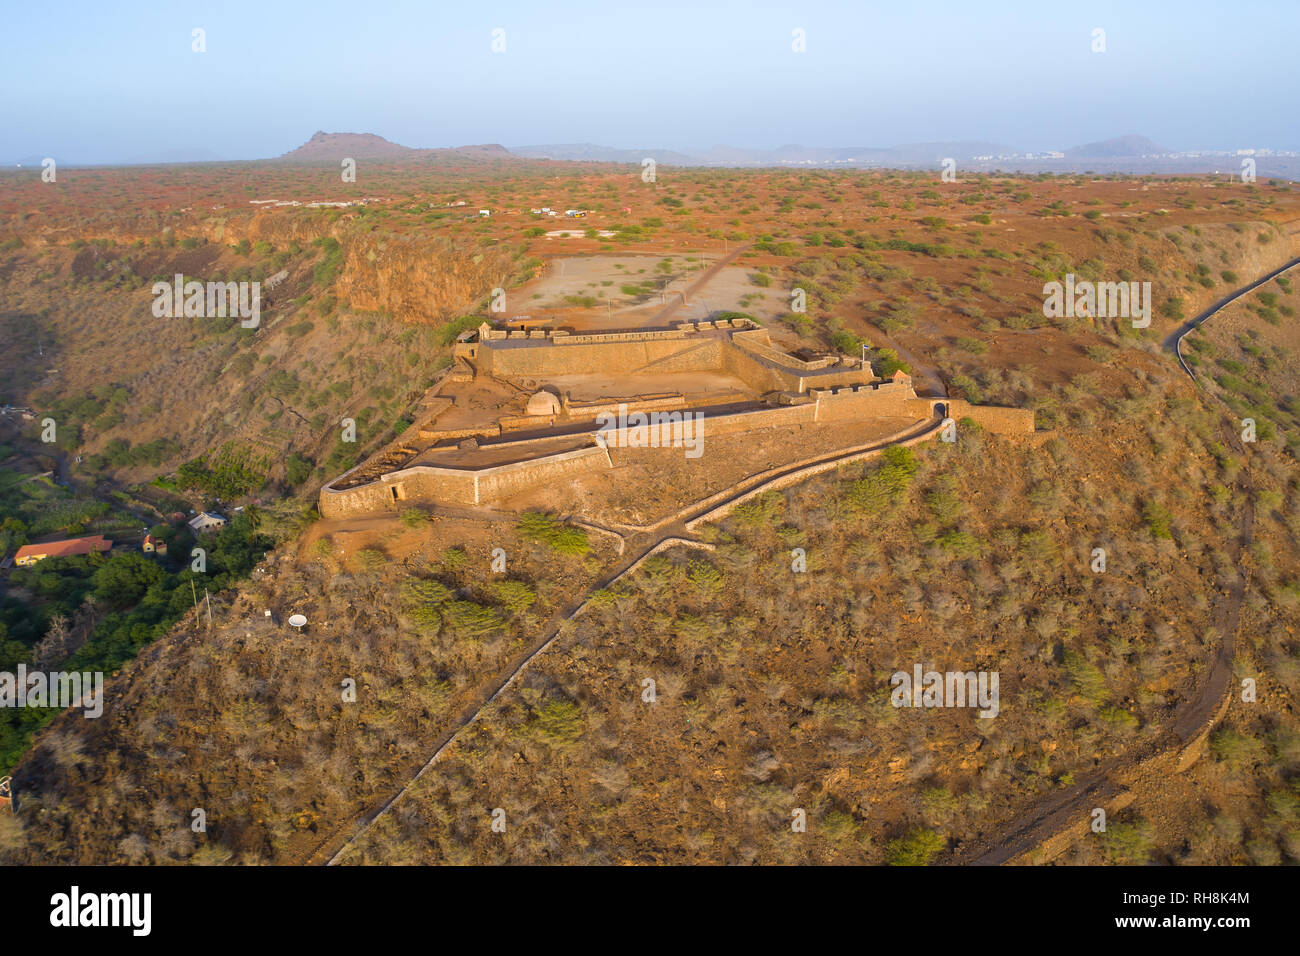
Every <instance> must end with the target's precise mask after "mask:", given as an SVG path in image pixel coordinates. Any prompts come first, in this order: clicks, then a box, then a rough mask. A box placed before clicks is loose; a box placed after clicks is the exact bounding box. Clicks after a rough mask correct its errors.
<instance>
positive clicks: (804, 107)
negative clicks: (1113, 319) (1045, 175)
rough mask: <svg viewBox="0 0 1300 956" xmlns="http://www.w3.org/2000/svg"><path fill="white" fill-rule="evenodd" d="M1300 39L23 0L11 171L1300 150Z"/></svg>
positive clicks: (1137, 6)
mask: <svg viewBox="0 0 1300 956" xmlns="http://www.w3.org/2000/svg"><path fill="white" fill-rule="evenodd" d="M196 27H199V28H203V29H204V30H205V31H206V45H207V51H206V52H204V53H195V52H193V51H192V49H191V45H192V43H193V39H192V30H193V29H194V28H196ZM1097 27H1100V28H1102V29H1104V30H1105V31H1106V33H1105V42H1106V52H1104V53H1093V52H1092V51H1091V45H1092V31H1093V29H1094V28H1097ZM497 28H500V29H502V30H504V31H505V51H504V52H502V53H494V52H493V51H492V42H493V35H492V34H493V30H494V29H497ZM796 28H799V29H802V30H804V31H805V33H806V38H807V41H806V42H807V50H806V52H804V53H795V52H793V51H792V48H791V45H792V39H793V33H792V31H794V30H795V29H796ZM1297 37H1300V2H1297V0H1274V2H1249V0H1246V2H1205V0H1166V2H1160V3H1155V2H1142V0H1128V2H1117V3H1104V2H1097V3H1078V2H1068V0H1060V2H1058V0H1037V2H1024V3H1020V2H1001V3H999V2H996V0H983V2H977V3H972V2H969V0H966V2H961V3H948V2H937V0H901V2H900V0H891V2H888V3H884V2H870V3H869V2H865V0H859V2H844V3H830V2H803V3H789V2H775V3H773V2H766V0H745V2H734V3H723V2H715V0H690V2H681V3H678V2H656V0H643V2H636V3H632V2H626V0H591V2H588V0H530V2H493V0H481V2H464V0H422V2H409V3H405V2H396V3H393V2H385V0H367V2H331V0H309V2H305V0H302V2H300V0H263V2H258V3H245V2H222V3H197V2H187V0H170V2H140V0H134V2H133V0H123V2H122V3H120V4H115V3H104V2H102V0H97V2H59V3H48V4H40V3H26V4H21V5H18V4H16V3H10V4H9V5H8V9H7V10H5V11H4V13H3V14H0V71H2V75H3V79H4V90H3V95H2V96H0V160H12V159H21V158H27V157H33V156H37V157H43V156H53V157H55V158H56V159H61V160H62V161H64V162H114V161H129V160H131V159H142V158H151V157H157V156H161V155H163V154H167V153H169V152H175V151H187V152H193V151H195V150H209V151H211V152H212V153H214V154H216V155H217V156H219V157H220V158H223V159H252V158H258V157H267V156H276V155H279V154H281V153H284V152H286V151H288V150H290V149H292V148H294V147H295V146H298V145H300V144H301V143H302V142H304V141H305V140H306V139H307V138H308V137H310V136H311V134H312V133H313V132H315V131H316V130H318V129H323V130H326V131H328V132H373V133H378V134H380V135H381V136H385V137H387V138H389V139H391V140H394V141H396V142H399V143H402V144H404V145H408V146H453V145H460V144H466V143H501V144H503V145H507V146H514V145H526V144H546V143H571V142H593V143H599V144H601V145H607V146H621V147H628V148H639V147H659V148H670V149H683V148H690V147H708V146H711V145H714V144H727V145H734V146H744V147H775V146H780V145H783V144H787V143H799V144H802V145H806V146H889V145H895V144H898V143H905V142H918V141H934V140H989V141H993V142H999V143H1005V144H1007V145H1010V146H1015V147H1019V148H1023V149H1052V148H1064V147H1069V146H1074V145H1077V144H1080V143H1085V142H1089V141H1092V140H1097V139H1105V138H1109V137H1111V136H1118V135H1122V134H1126V133H1139V134H1142V135H1146V136H1149V137H1151V138H1152V139H1154V140H1155V141H1156V142H1158V143H1160V144H1162V145H1164V146H1167V147H1169V148H1171V149H1192V148H1197V147H1203V148H1234V149H1236V148H1245V147H1259V146H1271V147H1274V148H1281V149H1300V123H1297V121H1296V117H1297V110H1296V104H1297V102H1300V65H1298V61H1297V51H1296V42H1297Z"/></svg>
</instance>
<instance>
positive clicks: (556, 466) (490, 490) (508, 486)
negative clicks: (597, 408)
mask: <svg viewBox="0 0 1300 956" xmlns="http://www.w3.org/2000/svg"><path fill="white" fill-rule="evenodd" d="M607 468H609V459H608V458H607V457H606V456H605V450H604V449H603V448H600V447H599V446H596V445H592V446H591V447H590V448H579V449H577V450H576V451H567V452H564V453H562V454H559V455H549V456H547V457H546V458H538V459H535V460H533V461H521V462H516V463H514V464H511V465H498V466H497V467H495V468H485V469H483V470H482V471H481V472H479V473H478V500H479V502H480V503H481V502H486V501H494V500H496V499H498V498H505V497H508V496H510V495H512V494H515V493H516V492H518V491H522V490H523V489H525V488H529V487H532V486H533V485H537V484H541V483H543V482H555V481H563V480H564V479H565V478H568V477H570V476H571V475H575V474H581V473H585V472H591V471H600V470H602V469H607Z"/></svg>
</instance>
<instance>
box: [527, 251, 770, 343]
mask: <svg viewBox="0 0 1300 956" xmlns="http://www.w3.org/2000/svg"><path fill="white" fill-rule="evenodd" d="M719 258H720V257H719V255H718V253H717V252H715V251H709V252H708V253H707V254H704V253H694V254H691V253H687V254H683V255H674V256H572V257H563V258H557V259H553V260H552V261H551V262H550V263H549V265H548V268H547V270H546V273H545V274H544V275H543V276H541V277H540V278H538V279H534V280H533V281H531V282H528V283H526V284H524V285H523V286H521V287H520V288H519V289H518V290H517V291H515V292H514V293H512V295H511V297H510V299H509V300H508V304H509V312H508V313H507V314H508V316H509V317H512V318H513V317H515V316H519V315H529V316H531V317H533V318H535V319H540V318H544V317H546V316H548V315H550V314H552V313H555V314H556V320H557V322H558V321H561V320H562V321H563V322H564V323H565V324H569V325H574V326H575V327H577V328H579V329H597V328H637V327H639V326H644V325H648V324H650V323H651V321H652V320H653V319H654V316H655V315H656V314H657V313H658V312H659V310H660V309H661V308H662V307H663V305H664V304H665V303H666V302H668V301H669V300H670V299H671V298H672V297H673V296H674V294H678V295H680V293H681V291H682V290H684V289H685V288H687V287H688V286H689V285H690V284H691V283H692V282H693V281H695V279H696V278H698V276H699V273H700V272H701V271H702V270H703V269H704V268H707V267H708V265H709V264H710V263H712V262H716V261H717V260H718V259H719ZM692 260H694V261H692ZM664 262H668V263H670V264H671V267H672V271H671V272H670V273H667V274H665V273H663V272H661V271H660V269H659V266H660V264H661V263H664ZM753 271H754V270H753V269H751V268H748V267H745V266H729V267H727V268H726V269H723V270H722V272H721V273H719V274H718V275H717V276H715V277H714V278H713V279H712V280H710V282H709V283H708V285H707V286H706V287H705V288H704V289H702V290H700V291H699V292H698V293H697V294H696V295H695V296H692V297H690V298H688V300H687V302H686V306H685V307H684V308H683V309H682V310H681V311H679V312H678V313H677V314H676V315H675V316H674V320H676V321H690V320H699V319H705V318H708V317H709V315H711V314H713V313H716V312H726V311H731V310H737V311H744V312H748V313H749V314H751V315H753V316H754V317H755V318H758V319H770V318H773V317H775V316H777V315H783V314H784V313H786V312H788V311H789V309H788V308H787V305H788V302H787V299H786V293H785V292H784V290H782V289H780V288H778V287H777V286H776V284H774V285H772V286H769V287H768V288H766V289H762V288H759V287H758V286H756V285H754V283H753V282H752V281H751V279H750V276H751V275H752V274H753ZM625 285H642V286H650V287H653V288H654V289H656V290H658V291H656V292H655V293H654V294H651V295H643V296H628V295H624V294H623V291H622V287H623V286H625ZM566 296H591V297H593V298H596V299H599V300H600V304H599V305H598V306H596V307H594V308H590V309H582V308H575V307H573V306H572V305H571V304H569V303H566V302H565V301H564V300H565V297H566ZM747 296H748V297H749V298H748V299H746V297H747Z"/></svg>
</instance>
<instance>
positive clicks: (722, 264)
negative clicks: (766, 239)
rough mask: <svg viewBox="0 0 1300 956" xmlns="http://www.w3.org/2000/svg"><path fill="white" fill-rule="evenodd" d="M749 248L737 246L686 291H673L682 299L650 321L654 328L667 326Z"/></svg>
mask: <svg viewBox="0 0 1300 956" xmlns="http://www.w3.org/2000/svg"><path fill="white" fill-rule="evenodd" d="M748 248H749V244H748V243H746V244H745V245H743V246H737V247H736V248H735V249H733V250H731V252H729V253H727V254H726V255H725V256H723V257H722V258H721V259H719V260H718V261H717V262H715V263H714V264H713V265H711V266H709V267H708V268H707V269H705V270H704V271H703V272H701V273H700V274H699V275H698V276H697V277H696V279H695V281H694V282H692V283H691V284H690V285H688V286H687V287H686V288H685V289H680V290H677V289H675V290H673V291H674V292H680V293H681V296H680V298H678V299H677V300H676V301H673V302H669V303H668V304H667V305H666V306H664V307H663V308H662V309H660V310H659V312H658V314H656V315H655V317H654V318H653V319H652V320H651V321H650V323H649V324H650V325H652V326H659V325H667V324H668V320H669V319H670V318H672V317H673V315H674V314H675V313H676V312H677V310H678V309H680V308H681V307H682V305H683V303H685V302H686V299H687V297H688V296H692V295H695V294H696V293H698V292H699V291H700V290H701V289H702V288H704V287H705V286H706V285H708V284H709V282H710V281H711V280H712V279H713V278H714V277H715V276H716V275H717V274H718V273H719V272H721V271H722V270H723V269H725V268H726V267H727V266H729V265H731V264H732V263H733V262H735V261H736V257H737V256H738V255H740V254H741V253H742V252H744V251H745V250H746V249H748Z"/></svg>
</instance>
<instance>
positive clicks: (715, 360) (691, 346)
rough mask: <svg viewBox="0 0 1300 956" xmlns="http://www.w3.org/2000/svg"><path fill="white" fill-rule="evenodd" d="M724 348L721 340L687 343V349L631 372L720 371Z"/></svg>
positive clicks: (702, 340)
mask: <svg viewBox="0 0 1300 956" xmlns="http://www.w3.org/2000/svg"><path fill="white" fill-rule="evenodd" d="M723 350H724V347H723V342H722V340H721V339H701V340H693V341H690V342H688V343H687V347H686V348H684V349H682V350H681V351H678V352H673V353H671V354H669V355H666V356H664V357H663V358H660V359H655V360H653V365H650V366H649V367H647V366H644V365H639V366H637V367H636V368H635V369H632V371H639V372H656V373H669V372H709V371H715V370H717V369H721V368H722V366H723V363H722V353H723Z"/></svg>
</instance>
